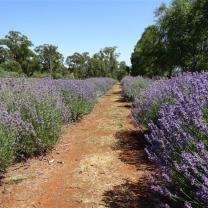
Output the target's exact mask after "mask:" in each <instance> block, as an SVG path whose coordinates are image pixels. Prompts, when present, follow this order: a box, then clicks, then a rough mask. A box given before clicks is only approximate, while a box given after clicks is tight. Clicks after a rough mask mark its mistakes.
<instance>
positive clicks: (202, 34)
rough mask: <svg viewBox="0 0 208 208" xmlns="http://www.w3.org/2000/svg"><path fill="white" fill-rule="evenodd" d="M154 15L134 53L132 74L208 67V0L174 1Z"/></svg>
mask: <svg viewBox="0 0 208 208" xmlns="http://www.w3.org/2000/svg"><path fill="white" fill-rule="evenodd" d="M155 17H156V23H155V24H154V25H150V26H149V27H147V28H146V29H145V31H144V33H143V34H142V37H141V38H140V40H139V41H138V42H137V44H136V46H135V48H134V52H133V53H132V56H131V62H132V75H146V76H150V77H152V76H157V75H159V76H169V77H170V76H172V75H173V74H174V73H177V72H181V71H182V72H184V71H202V70H208V1H207V0H172V2H171V4H170V5H169V6H167V5H165V4H161V6H160V7H159V8H158V9H157V10H156V11H155Z"/></svg>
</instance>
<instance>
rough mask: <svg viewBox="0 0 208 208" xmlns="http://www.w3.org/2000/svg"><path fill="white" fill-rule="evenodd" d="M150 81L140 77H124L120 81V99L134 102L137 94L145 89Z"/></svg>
mask: <svg viewBox="0 0 208 208" xmlns="http://www.w3.org/2000/svg"><path fill="white" fill-rule="evenodd" d="M150 82H151V80H149V79H144V78H143V77H141V76H138V77H130V76H127V77H124V78H123V79H122V80H121V85H122V97H123V98H124V100H126V101H134V100H135V99H136V98H137V97H138V96H139V92H140V91H141V90H142V89H144V88H146V87H147V86H148V85H149V84H150Z"/></svg>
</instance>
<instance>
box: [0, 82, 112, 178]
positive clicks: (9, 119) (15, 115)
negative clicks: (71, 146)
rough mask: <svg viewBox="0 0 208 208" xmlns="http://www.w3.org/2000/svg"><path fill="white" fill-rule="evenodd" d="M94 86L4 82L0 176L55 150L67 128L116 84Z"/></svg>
mask: <svg viewBox="0 0 208 208" xmlns="http://www.w3.org/2000/svg"><path fill="white" fill-rule="evenodd" d="M94 82H95V83H96V84H95V83H93V82H92V80H51V79H22V78H19V79H17V78H4V79H0V102H1V105H0V136H1V137H0V145H1V146H0V174H2V173H3V172H4V171H5V170H6V168H7V167H8V166H9V165H10V164H11V163H12V162H14V161H16V160H20V159H22V158H27V157H30V156H33V155H36V154H42V153H44V152H46V151H48V150H50V149H52V148H53V146H54V144H55V143H56V142H57V141H58V138H59V135H60V132H61V127H62V126H63V124H67V123H70V122H74V121H76V120H77V119H80V118H81V117H82V116H83V115H84V114H86V113H88V112H89V111H90V109H91V108H92V107H93V105H94V104H95V102H96V99H97V96H98V95H100V94H101V93H100V91H102V94H103V93H104V92H105V91H106V90H107V89H108V88H110V87H111V86H112V85H113V83H114V81H113V80H112V79H108V78H105V79H104V78H97V79H94ZM102 86H103V87H102Z"/></svg>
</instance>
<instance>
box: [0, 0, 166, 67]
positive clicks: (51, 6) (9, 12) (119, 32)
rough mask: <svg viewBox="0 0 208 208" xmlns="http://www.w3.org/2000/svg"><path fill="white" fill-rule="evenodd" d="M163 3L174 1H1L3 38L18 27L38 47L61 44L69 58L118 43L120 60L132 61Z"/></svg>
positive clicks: (0, 34) (0, 30)
mask: <svg viewBox="0 0 208 208" xmlns="http://www.w3.org/2000/svg"><path fill="white" fill-rule="evenodd" d="M162 2H164V3H168V2H170V0H0V11H1V12H0V19H1V21H0V37H3V36H5V35H6V34H7V33H8V31H9V30H17V31H20V32H21V33H23V34H24V35H27V36H28V37H29V39H30V40H32V42H33V44H34V45H35V46H37V45H40V44H43V43H50V44H55V45H57V46H58V47H59V50H60V52H62V53H63V54H64V56H65V57H66V56H68V55H71V54H73V53H74V52H84V51H88V52H90V53H91V54H92V53H95V52H97V51H98V50H99V49H100V48H103V47H105V46H117V47H118V52H120V53H121V56H120V60H125V61H126V62H127V63H128V64H130V55H131V53H132V51H133V48H134V46H135V44H136V42H137V40H138V39H139V38H140V36H141V34H142V32H143V31H144V29H145V27H147V26H148V25H150V24H152V23H154V11H155V9H156V8H157V7H159V5H160V4H161V3H162Z"/></svg>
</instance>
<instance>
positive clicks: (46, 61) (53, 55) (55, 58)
mask: <svg viewBox="0 0 208 208" xmlns="http://www.w3.org/2000/svg"><path fill="white" fill-rule="evenodd" d="M35 52H36V53H37V54H38V57H39V60H40V64H41V69H42V71H47V72H48V73H50V75H51V76H53V73H54V72H56V71H58V70H59V69H60V68H61V67H62V65H63V55H62V54H61V53H59V52H58V47H57V46H54V45H50V44H44V45H40V46H37V47H36V48H35Z"/></svg>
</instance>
